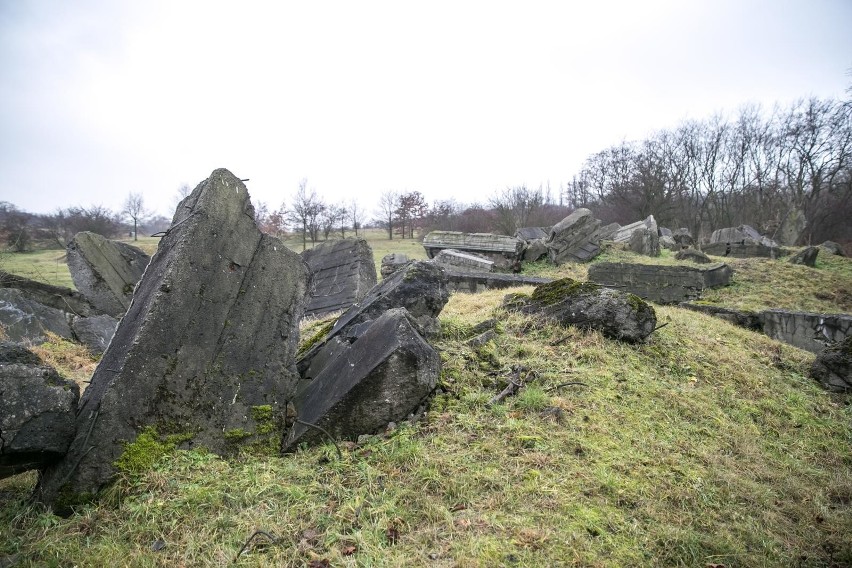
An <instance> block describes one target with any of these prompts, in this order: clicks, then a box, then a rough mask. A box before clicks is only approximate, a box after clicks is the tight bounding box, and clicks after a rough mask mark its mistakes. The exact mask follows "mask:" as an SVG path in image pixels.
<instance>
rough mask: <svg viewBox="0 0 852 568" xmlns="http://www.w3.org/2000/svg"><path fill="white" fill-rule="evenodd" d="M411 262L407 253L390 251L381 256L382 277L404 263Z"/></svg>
mask: <svg viewBox="0 0 852 568" xmlns="http://www.w3.org/2000/svg"><path fill="white" fill-rule="evenodd" d="M409 262H411V261H410V260H409V259H408V255H407V254H403V253H401V252H392V253H390V254H386V255H385V256H383V257H382V268H381V272H382V278H387V277H388V276H390V275H391V274H393V273H394V272H396V271H397V270H399V269H400V268H402V267H403V266H405V265H406V264H408V263H409Z"/></svg>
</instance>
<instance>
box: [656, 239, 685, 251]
mask: <svg viewBox="0 0 852 568" xmlns="http://www.w3.org/2000/svg"><path fill="white" fill-rule="evenodd" d="M660 247H661V248H664V249H666V250H671V251H676V250H680V245H679V244H677V243H676V242H675V240H674V238H672V236H671V235H663V236H662V237H660Z"/></svg>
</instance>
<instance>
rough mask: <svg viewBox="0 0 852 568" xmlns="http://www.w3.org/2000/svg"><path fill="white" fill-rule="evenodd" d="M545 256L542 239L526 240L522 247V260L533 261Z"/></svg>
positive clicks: (545, 250) (545, 251) (544, 246)
mask: <svg viewBox="0 0 852 568" xmlns="http://www.w3.org/2000/svg"><path fill="white" fill-rule="evenodd" d="M545 256H547V245H546V244H544V239H533V240H531V241H529V242H527V244H526V246H525V247H524V253H523V257H522V260H523V261H525V262H535V261H537V260H540V259H542V258H544V257H545Z"/></svg>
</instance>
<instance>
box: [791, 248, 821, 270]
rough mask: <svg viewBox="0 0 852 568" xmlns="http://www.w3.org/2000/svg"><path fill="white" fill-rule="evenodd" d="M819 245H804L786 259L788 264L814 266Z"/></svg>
mask: <svg viewBox="0 0 852 568" xmlns="http://www.w3.org/2000/svg"><path fill="white" fill-rule="evenodd" d="M818 254H819V247H805V248H803V249H802V250H800V251H799V252H797V253H796V254H794V255H793V256H791V257H790V258H789V260H787V262H789V263H790V264H803V265H805V266H810V267H811V268H813V267H815V266H816V259H817V255H818Z"/></svg>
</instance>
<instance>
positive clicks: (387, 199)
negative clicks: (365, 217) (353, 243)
mask: <svg viewBox="0 0 852 568" xmlns="http://www.w3.org/2000/svg"><path fill="white" fill-rule="evenodd" d="M397 196H398V194H397V192H395V191H393V190H388V191H384V192H382V194H381V195H380V196H379V209H378V216H379V219H381V220H382V223H383V224H386V226H387V230H388V239H389V240H393V223H394V221H395V220H396V207H397V202H396V201H397Z"/></svg>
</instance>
